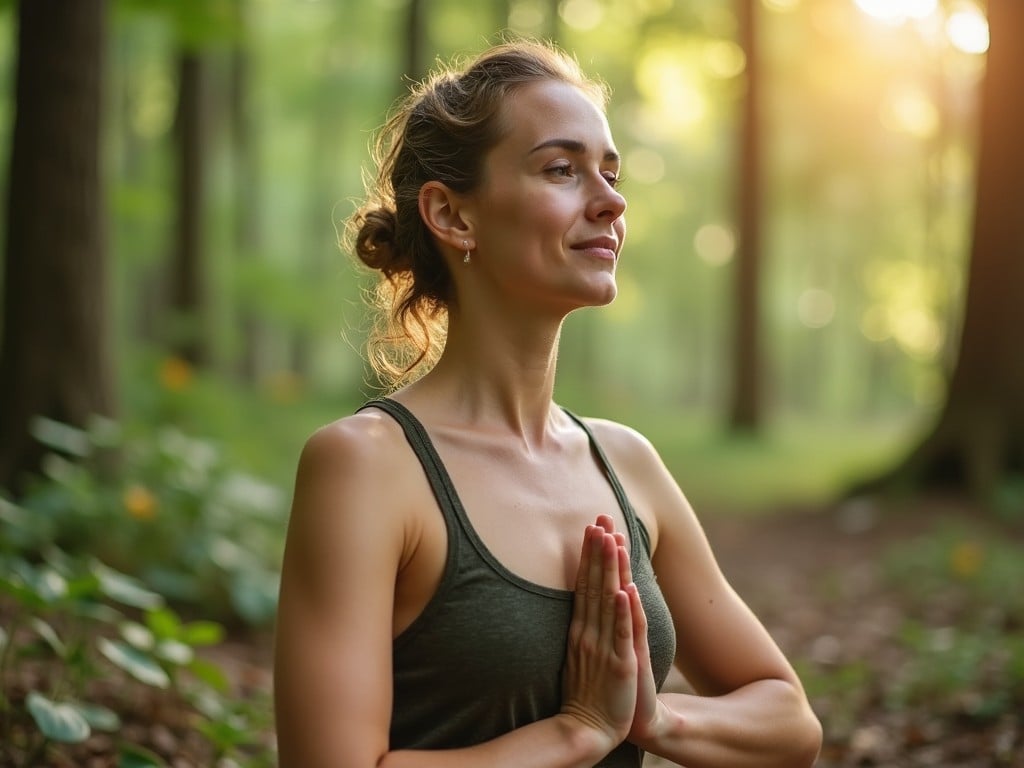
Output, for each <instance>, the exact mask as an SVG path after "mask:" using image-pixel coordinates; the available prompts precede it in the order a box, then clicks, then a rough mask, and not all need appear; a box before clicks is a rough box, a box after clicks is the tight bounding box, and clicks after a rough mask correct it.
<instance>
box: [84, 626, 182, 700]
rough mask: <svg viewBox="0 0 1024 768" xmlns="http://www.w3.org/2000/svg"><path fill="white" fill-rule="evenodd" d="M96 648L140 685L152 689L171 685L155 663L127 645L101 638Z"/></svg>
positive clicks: (165, 674)
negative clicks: (151, 687)
mask: <svg viewBox="0 0 1024 768" xmlns="http://www.w3.org/2000/svg"><path fill="white" fill-rule="evenodd" d="M96 646H97V647H98V648H99V649H100V653H102V654H103V655H104V656H106V657H107V658H108V659H109V660H110V661H111V662H112V663H113V664H114V665H116V666H118V667H120V668H121V669H123V670H124V671H125V672H127V673H128V674H129V675H131V676H132V677H134V678H135V679H136V680H138V681H139V682H140V683H145V684H146V685H151V686H153V687H154V688H166V687H168V686H169V685H170V684H171V680H170V678H169V677H168V676H167V673H166V672H165V671H164V670H163V668H162V667H161V666H160V665H159V664H157V663H156V661H154V660H153V659H152V658H151V657H150V656H147V655H146V654H144V653H142V652H141V651H139V650H137V649H135V648H132V647H131V646H130V645H128V644H127V643H122V642H120V641H115V640H108V639H107V638H105V637H101V638H100V639H99V640H97V641H96Z"/></svg>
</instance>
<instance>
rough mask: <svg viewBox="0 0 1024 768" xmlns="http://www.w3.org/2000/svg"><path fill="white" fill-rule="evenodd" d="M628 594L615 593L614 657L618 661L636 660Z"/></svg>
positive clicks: (620, 591)
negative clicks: (616, 657)
mask: <svg viewBox="0 0 1024 768" xmlns="http://www.w3.org/2000/svg"><path fill="white" fill-rule="evenodd" d="M630 614H631V608H630V599H629V594H628V593H627V592H624V591H623V590H621V589H620V590H619V591H617V592H616V593H615V619H616V621H615V646H614V648H615V655H616V656H618V657H619V658H620V659H627V658H633V659H636V658H637V657H636V649H635V648H634V645H635V642H634V640H633V621H632V617H631V615H630Z"/></svg>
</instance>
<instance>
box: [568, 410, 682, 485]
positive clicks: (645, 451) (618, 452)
mask: <svg viewBox="0 0 1024 768" xmlns="http://www.w3.org/2000/svg"><path fill="white" fill-rule="evenodd" d="M583 421H584V423H586V425H587V426H588V427H590V430H591V432H593V434H594V439H595V440H596V441H597V444H598V445H600V446H601V450H603V451H604V452H605V454H606V455H607V456H608V460H609V461H611V463H612V465H613V466H614V467H615V469H616V470H617V471H620V472H631V473H640V474H645V475H646V474H661V473H663V472H666V471H667V470H665V465H664V463H663V462H662V460H661V456H660V455H659V454H658V451H657V449H656V448H655V447H654V445H653V444H652V443H651V441H650V440H648V439H647V437H646V436H644V435H643V434H641V433H640V432H638V431H637V430H635V429H633V428H632V427H629V426H626V425H625V424H620V423H619V422H616V421H611V420H609V419H597V418H592V417H588V418H585V419H583Z"/></svg>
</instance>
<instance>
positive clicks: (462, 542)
mask: <svg viewBox="0 0 1024 768" xmlns="http://www.w3.org/2000/svg"><path fill="white" fill-rule="evenodd" d="M371 407H372V408H379V409H380V410H382V411H385V412H386V413H388V414H389V415H390V416H392V417H393V418H394V419H395V420H396V421H398V423H399V424H400V425H401V426H402V429H403V430H404V432H405V436H406V439H407V440H408V441H409V444H410V446H411V447H412V449H413V451H414V452H415V453H416V456H417V457H418V458H419V460H420V463H421V464H422V466H423V471H424V472H425V473H426V476H427V479H428V481H429V482H430V486H431V488H432V490H433V492H434V496H435V498H436V499H437V503H438V506H439V507H440V510H441V513H442V515H443V516H444V522H445V528H446V530H447V536H448V552H447V557H446V560H445V566H444V572H443V575H442V577H441V582H440V584H439V585H438V588H437V591H436V593H435V594H434V595H433V597H432V598H431V599H430V600H429V602H428V603H427V605H426V607H425V608H424V610H423V612H422V613H421V614H420V615H419V616H418V617H417V618H416V619H415V620H414V621H413V623H412V624H411V625H410V626H409V627H408V628H407V629H405V630H404V631H403V632H402V633H401V634H399V636H398V637H396V638H395V640H394V644H393V647H392V655H393V658H392V665H393V679H394V698H393V705H392V715H391V729H390V749H392V750H397V749H454V748H458V747H467V746H472V745H474V744H478V743H481V742H484V741H489V740H491V739H493V738H496V737H497V736H500V735H501V734H503V733H507V732H508V731H511V730H513V729H515V728H518V727H521V726H523V725H526V724H528V723H531V722H534V721H536V720H540V719H543V718H547V717H551V716H553V715H555V714H557V713H558V712H559V710H560V708H561V704H562V692H561V681H562V666H563V663H564V661H565V652H566V640H567V637H568V632H569V622H570V619H571V615H572V603H573V592H572V591H571V590H563V589H555V588H552V587H548V586H544V585H540V584H534V583H532V582H530V581H528V580H526V579H524V578H522V577H519V576H517V575H516V574H514V573H512V572H511V571H509V570H508V569H507V568H505V567H504V566H503V565H502V564H501V563H500V562H498V560H497V559H496V558H495V557H494V555H493V554H492V553H491V552H490V551H489V550H488V548H487V547H486V545H485V544H484V543H483V541H482V540H481V539H480V537H479V536H478V535H477V533H476V531H475V530H474V528H473V525H472V523H471V522H470V520H469V518H468V516H467V515H466V511H465V509H464V508H463V506H462V503H461V502H460V501H459V496H458V494H457V493H456V491H455V488H454V486H453V484H452V481H451V478H450V477H449V475H448V472H447V471H446V470H445V468H444V465H443V464H442V463H441V459H440V457H439V456H438V454H437V451H436V449H435V448H434V446H433V444H432V442H431V440H430V437H429V435H428V434H427V431H426V429H425V428H424V427H423V425H422V424H421V423H420V422H419V420H418V419H417V418H416V417H415V416H414V415H413V414H412V412H410V411H409V410H408V409H407V408H406V407H405V406H403V405H402V404H400V403H398V402H397V401H395V400H391V399H386V398H385V399H379V400H371V401H370V402H368V403H366V404H365V405H364V406H362V408H361V409H360V410H362V409H363V408H371ZM566 413H567V414H568V415H569V416H570V417H571V418H572V419H573V421H575V422H576V423H577V424H578V425H579V426H580V427H581V428H582V429H583V431H584V432H586V434H587V436H588V438H589V440H590V444H591V447H592V450H593V453H594V456H595V459H596V461H597V462H598V463H599V464H600V466H601V468H602V469H603V471H604V474H605V476H606V477H607V478H608V482H609V484H610V485H611V487H612V490H613V491H614V493H615V497H616V499H617V500H618V502H619V507H620V508H621V510H622V514H623V516H624V517H625V519H626V524H627V528H628V533H629V539H630V564H631V567H632V572H633V580H634V582H635V583H636V585H637V588H638V590H639V593H640V598H641V601H642V603H643V606H644V611H645V613H646V615H647V623H648V642H649V644H650V649H651V662H652V668H653V671H654V677H655V681H656V683H657V685H658V687H659V688H660V687H661V685H662V683H663V682H664V680H665V677H666V676H667V674H668V670H669V667H670V666H671V664H672V659H673V657H674V655H675V631H674V629H673V626H672V621H671V617H670V615H669V612H668V607H667V606H666V605H665V600H664V598H663V597H662V594H661V590H660V589H659V588H658V585H657V582H656V579H655V575H654V571H653V569H652V567H651V560H650V557H651V552H650V537H649V534H648V533H647V530H646V528H645V527H644V525H643V523H642V522H641V521H640V520H639V519H638V518H637V517H636V514H635V512H634V511H633V508H632V507H631V506H630V503H629V500H628V499H627V498H626V494H625V491H624V490H623V488H622V486H621V484H620V483H619V480H618V478H617V477H616V475H615V472H614V470H613V469H612V466H611V464H610V463H609V462H608V459H607V457H606V456H605V454H604V452H603V451H602V450H601V448H600V446H599V445H598V444H597V442H596V441H595V439H594V435H593V434H592V432H591V431H590V429H589V427H588V426H587V425H586V424H585V423H584V422H583V421H582V420H581V419H579V418H578V417H576V416H575V415H573V414H572V413H569V412H568V411H566ZM642 762H643V753H642V752H641V750H640V749H639V748H637V747H636V746H634V745H632V744H629V743H623V744H620V745H619V746H618V747H616V748H615V750H613V751H612V752H611V753H610V754H608V755H607V756H606V757H605V758H604V759H603V760H601V761H600V762H598V763H597V764H596V766H595V768H597V766H599V767H600V768H637V767H638V766H640V765H641V763H642Z"/></svg>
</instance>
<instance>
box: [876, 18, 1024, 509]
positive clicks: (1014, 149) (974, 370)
mask: <svg viewBox="0 0 1024 768" xmlns="http://www.w3.org/2000/svg"><path fill="white" fill-rule="evenodd" d="M988 13H989V29H990V34H991V45H990V48H989V52H988V65H987V70H986V73H985V78H984V81H983V85H982V92H981V132H980V137H979V146H978V172H977V193H976V198H975V214H974V215H975V218H974V231H973V239H972V244H971V258H970V266H969V268H968V275H967V296H966V305H965V308H964V319H963V328H962V332H961V334H960V341H959V352H958V354H957V361H956V367H955V369H954V371H953V373H952V376H951V378H950V382H949V391H948V395H947V399H946V403H945V407H944V408H943V410H942V412H941V414H940V417H939V419H938V422H937V423H936V425H935V427H934V429H933V430H932V432H931V433H930V434H929V435H928V436H927V437H926V438H925V439H924V440H923V441H922V442H921V444H920V445H919V446H918V447H917V448H916V449H915V450H913V451H912V452H911V453H910V455H909V457H908V458H907V459H906V460H905V461H904V462H903V464H901V465H900V466H899V467H897V468H896V469H895V470H894V471H893V472H892V473H890V474H888V475H886V476H885V477H883V478H881V479H880V480H878V481H875V482H874V483H871V484H867V485H868V487H878V486H880V485H881V486H885V485H892V484H895V485H900V486H904V487H905V486H910V487H915V488H920V487H930V486H931V487H935V486H941V487H946V488H952V489H955V490H960V491H965V492H967V493H969V494H971V495H973V496H975V497H977V498H979V499H982V500H988V499H990V498H991V495H992V492H993V491H994V490H996V488H997V486H998V483H999V481H1000V479H1001V478H1003V477H1006V476H1007V475H1010V474H1022V473H1024V343H1022V341H1021V330H1022V329H1024V187H1022V183H1024V182H1022V179H1024V142H1022V141H1021V137H1022V136H1024V101H1022V100H1021V99H1020V98H1019V91H1020V86H1019V77H1020V73H1021V72H1024V46H1021V45H1020V40H1018V39H1017V36H1018V33H1019V31H1020V30H1022V29H1024V4H1022V3H1021V2H1019V0H989V4H988Z"/></svg>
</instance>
